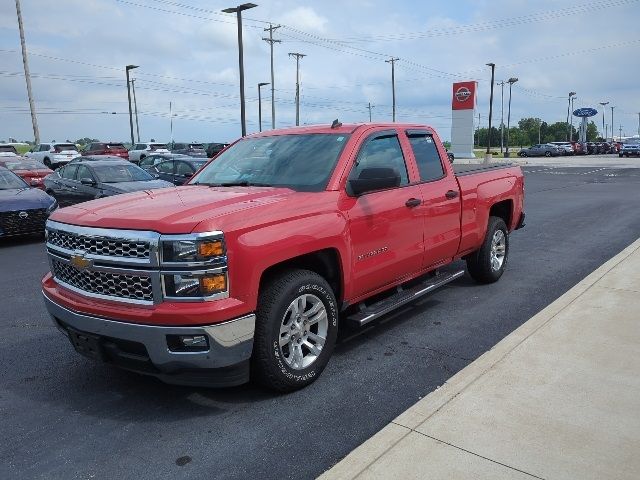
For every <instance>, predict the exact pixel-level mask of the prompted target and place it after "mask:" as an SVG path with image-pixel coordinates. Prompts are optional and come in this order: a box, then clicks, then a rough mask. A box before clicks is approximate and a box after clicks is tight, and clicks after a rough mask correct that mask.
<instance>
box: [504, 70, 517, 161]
mask: <svg viewBox="0 0 640 480" xmlns="http://www.w3.org/2000/svg"><path fill="white" fill-rule="evenodd" d="M517 81H518V79H517V78H516V77H511V78H510V79H509V80H507V83H508V84H509V108H508V110H507V149H506V150H505V152H504V156H505V158H509V133H510V132H509V126H510V125H511V87H513V84H514V83H516V82H517Z"/></svg>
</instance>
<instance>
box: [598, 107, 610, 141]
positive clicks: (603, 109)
mask: <svg viewBox="0 0 640 480" xmlns="http://www.w3.org/2000/svg"><path fill="white" fill-rule="evenodd" d="M608 104H609V102H600V105H602V130H604V111H605V108H604V107H605V106H606V105H608ZM604 141H605V142H606V141H607V136H606V135H605V137H604Z"/></svg>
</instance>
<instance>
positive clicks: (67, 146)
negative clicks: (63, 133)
mask: <svg viewBox="0 0 640 480" xmlns="http://www.w3.org/2000/svg"><path fill="white" fill-rule="evenodd" d="M54 149H55V151H56V152H66V151H68V150H73V151H75V150H76V146H75V145H74V144H73V143H56V145H55V147H54Z"/></svg>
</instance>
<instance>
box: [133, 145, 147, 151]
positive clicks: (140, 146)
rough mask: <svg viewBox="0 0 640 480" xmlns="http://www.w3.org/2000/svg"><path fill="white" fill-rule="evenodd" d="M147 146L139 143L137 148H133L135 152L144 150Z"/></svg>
mask: <svg viewBox="0 0 640 480" xmlns="http://www.w3.org/2000/svg"><path fill="white" fill-rule="evenodd" d="M144 148H145V145H142V144H141V143H138V144H137V145H136V146H135V147H133V149H134V150H144Z"/></svg>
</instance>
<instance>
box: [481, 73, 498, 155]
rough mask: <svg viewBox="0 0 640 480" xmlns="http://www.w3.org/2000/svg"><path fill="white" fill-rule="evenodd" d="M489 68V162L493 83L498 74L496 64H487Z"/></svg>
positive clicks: (488, 153)
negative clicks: (496, 73)
mask: <svg viewBox="0 0 640 480" xmlns="http://www.w3.org/2000/svg"><path fill="white" fill-rule="evenodd" d="M487 66H488V67H491V95H490V96H489V130H488V132H487V154H486V155H485V157H484V159H485V161H487V160H489V158H491V157H490V154H491V117H492V116H493V82H494V78H495V72H496V64H495V63H487Z"/></svg>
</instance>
